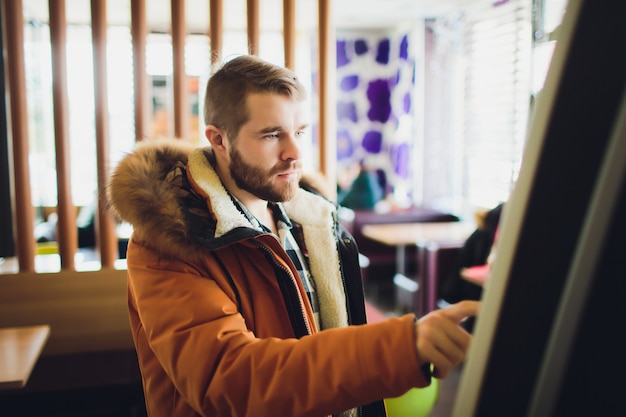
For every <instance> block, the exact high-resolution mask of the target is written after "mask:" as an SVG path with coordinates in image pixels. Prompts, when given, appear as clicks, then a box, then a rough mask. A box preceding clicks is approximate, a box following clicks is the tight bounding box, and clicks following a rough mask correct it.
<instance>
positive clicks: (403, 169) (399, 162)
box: [390, 143, 410, 179]
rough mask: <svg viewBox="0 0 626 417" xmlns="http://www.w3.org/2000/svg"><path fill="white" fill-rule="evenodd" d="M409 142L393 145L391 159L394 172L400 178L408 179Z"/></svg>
mask: <svg viewBox="0 0 626 417" xmlns="http://www.w3.org/2000/svg"><path fill="white" fill-rule="evenodd" d="M409 152H410V148H409V144H408V143H401V144H399V145H394V146H392V147H391V151H390V159H391V162H392V163H393V168H394V172H395V173H396V175H398V176H399V177H400V178H403V179H406V178H408V177H409V160H410V158H409V156H410V155H409Z"/></svg>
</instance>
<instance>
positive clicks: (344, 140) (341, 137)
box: [337, 129, 354, 161]
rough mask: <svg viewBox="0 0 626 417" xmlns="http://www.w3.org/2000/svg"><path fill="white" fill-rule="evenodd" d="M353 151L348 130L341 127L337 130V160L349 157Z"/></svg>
mask: <svg viewBox="0 0 626 417" xmlns="http://www.w3.org/2000/svg"><path fill="white" fill-rule="evenodd" d="M353 153H354V144H353V142H352V137H351V136H350V132H348V131H347V130H345V129H343V130H340V131H339V132H337V160H338V161H341V160H344V159H346V158H350V157H351V156H352V154H353Z"/></svg>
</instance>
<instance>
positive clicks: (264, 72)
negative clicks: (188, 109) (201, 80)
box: [204, 55, 306, 140]
mask: <svg viewBox="0 0 626 417" xmlns="http://www.w3.org/2000/svg"><path fill="white" fill-rule="evenodd" d="M251 93H270V94H281V95H284V96H287V97H290V98H292V99H294V100H304V99H305V98H306V90H305V88H304V86H303V85H302V84H301V83H300V81H298V79H297V77H296V75H295V74H294V73H293V72H292V71H290V70H288V69H287V68H284V67H281V66H278V65H274V64H271V63H269V62H266V61H263V60H262V59H260V58H257V57H255V56H253V55H242V56H239V57H237V58H234V59H232V60H230V61H228V62H227V63H225V64H224V65H223V66H222V67H221V68H220V69H219V70H217V71H216V72H215V74H213V75H212V76H211V78H210V79H209V82H208V83H207V86H206V91H205V96H204V123H205V125H206V126H208V125H214V126H216V127H218V128H221V129H224V130H225V131H226V134H227V135H228V137H229V138H231V140H233V139H235V138H236V137H237V134H238V133H239V129H240V128H241V126H242V125H243V124H245V123H246V122H247V121H248V118H249V113H248V109H247V107H246V99H247V98H248V95H250V94H251Z"/></svg>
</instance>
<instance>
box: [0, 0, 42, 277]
mask: <svg viewBox="0 0 626 417" xmlns="http://www.w3.org/2000/svg"><path fill="white" fill-rule="evenodd" d="M2 5H3V6H4V10H3V11H4V13H3V15H4V23H5V25H6V48H7V59H6V63H7V86H8V87H9V98H10V105H11V111H10V114H11V134H12V137H13V142H12V144H13V178H14V181H15V183H14V185H15V187H14V193H15V220H16V234H15V239H16V249H17V258H18V262H19V268H20V270H21V271H25V272H32V271H34V270H35V253H36V251H35V239H34V238H33V236H34V235H35V210H34V209H33V203H32V201H31V194H30V172H29V170H28V156H29V146H28V107H27V105H26V75H25V74H26V69H25V63H24V17H23V13H22V0H14V1H3V2H2Z"/></svg>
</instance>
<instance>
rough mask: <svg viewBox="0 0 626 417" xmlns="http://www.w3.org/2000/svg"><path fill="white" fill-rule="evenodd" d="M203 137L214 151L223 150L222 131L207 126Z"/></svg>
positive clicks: (223, 138)
mask: <svg viewBox="0 0 626 417" xmlns="http://www.w3.org/2000/svg"><path fill="white" fill-rule="evenodd" d="M204 135H205V136H206V138H207V139H208V140H209V143H210V144H211V146H212V147H213V149H215V150H220V149H224V141H225V138H226V136H225V133H224V131H223V130H222V129H220V128H218V127H216V126H214V125H209V126H207V127H206V129H205V130H204Z"/></svg>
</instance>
